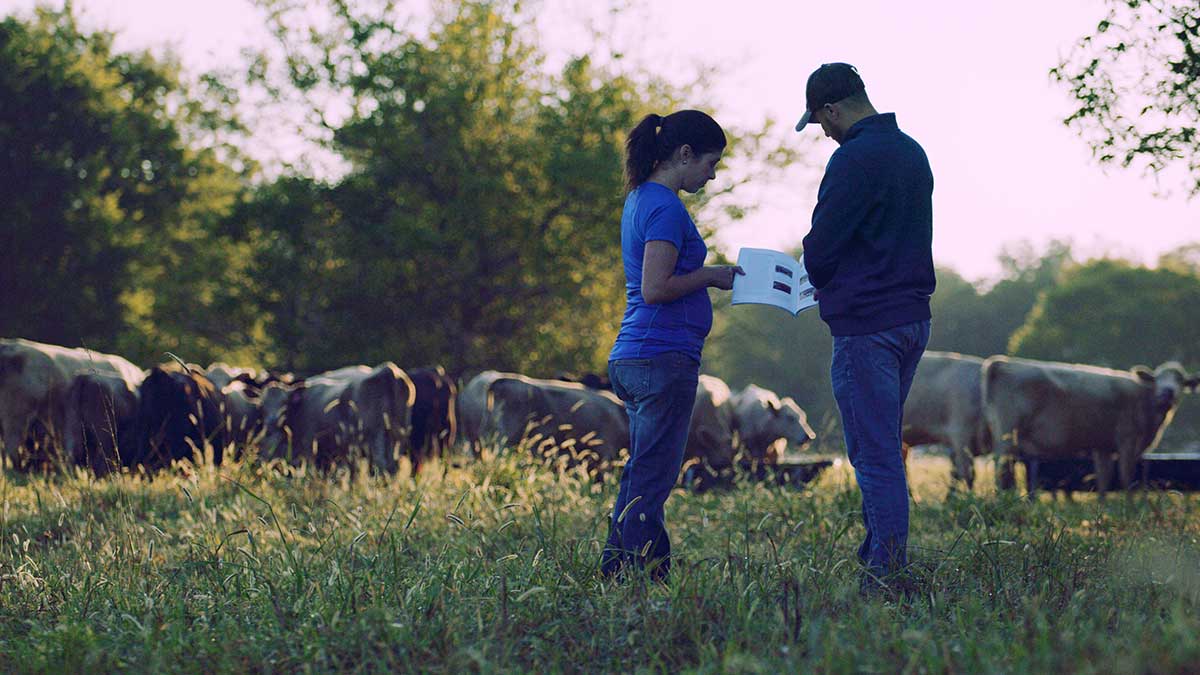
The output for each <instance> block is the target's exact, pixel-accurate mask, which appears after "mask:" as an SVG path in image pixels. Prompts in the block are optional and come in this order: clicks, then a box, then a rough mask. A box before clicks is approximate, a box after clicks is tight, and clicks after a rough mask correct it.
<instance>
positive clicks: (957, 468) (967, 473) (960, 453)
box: [950, 447, 975, 492]
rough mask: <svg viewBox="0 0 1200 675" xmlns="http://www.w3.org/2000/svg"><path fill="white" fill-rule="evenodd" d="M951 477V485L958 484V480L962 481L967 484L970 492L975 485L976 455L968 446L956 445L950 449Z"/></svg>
mask: <svg viewBox="0 0 1200 675" xmlns="http://www.w3.org/2000/svg"><path fill="white" fill-rule="evenodd" d="M950 462H951V469H950V478H951V479H952V481H955V482H952V483H951V485H952V486H955V485H957V482H956V481H962V482H964V483H966V484H967V491H968V492H970V491H971V490H972V489H973V488H974V487H975V456H974V455H972V454H971V451H970V450H968V449H967V448H960V447H954V448H951V449H950Z"/></svg>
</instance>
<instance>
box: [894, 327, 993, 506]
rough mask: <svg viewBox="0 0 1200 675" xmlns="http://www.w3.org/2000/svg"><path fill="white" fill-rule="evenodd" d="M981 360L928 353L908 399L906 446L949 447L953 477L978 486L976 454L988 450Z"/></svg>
mask: <svg viewBox="0 0 1200 675" xmlns="http://www.w3.org/2000/svg"><path fill="white" fill-rule="evenodd" d="M982 368H983V359H981V358H979V357H978V356H968V355H966V354H956V353H953V352H932V351H930V352H925V355H924V356H922V357H921V363H920V365H919V366H918V367H917V374H916V376H915V377H913V383H912V389H911V390H909V393H908V399H907V400H906V401H905V402H904V424H903V431H902V437H903V440H904V443H905V444H906V445H930V444H938V445H945V446H948V447H949V448H950V458H951V461H952V462H953V466H954V469H953V475H954V477H955V478H959V479H961V480H963V481H965V482H966V484H967V486H968V487H971V486H973V485H974V484H975V457H977V456H979V455H983V454H986V453H988V452H990V446H989V443H990V441H991V438H990V436H989V435H988V434H987V426H986V425H985V424H984V419H983V405H982V394H981V393H980V382H979V377H980V372H981V371H982Z"/></svg>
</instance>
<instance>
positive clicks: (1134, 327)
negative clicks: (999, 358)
mask: <svg viewBox="0 0 1200 675" xmlns="http://www.w3.org/2000/svg"><path fill="white" fill-rule="evenodd" d="M1197 307H1200V277H1196V276H1195V275H1192V274H1185V273H1182V272H1179V271H1176V270H1172V269H1164V268H1158V269H1148V268H1145V267H1139V266H1135V265H1132V264H1130V263H1128V262H1125V261H1121V260H1108V259H1102V260H1094V261H1090V262H1088V263H1085V264H1082V265H1079V266H1077V267H1075V268H1073V269H1071V270H1070V271H1068V272H1067V273H1066V275H1065V276H1064V278H1063V280H1062V281H1061V282H1060V283H1059V284H1058V285H1056V286H1055V287H1053V288H1051V289H1048V290H1047V291H1046V292H1045V293H1044V294H1043V295H1042V296H1041V299H1040V300H1039V301H1038V303H1037V305H1036V306H1035V307H1034V309H1033V312H1031V313H1030V316H1029V320H1028V321H1026V323H1025V325H1024V326H1022V327H1021V328H1020V330H1018V331H1017V332H1016V333H1015V334H1014V335H1013V337H1012V342H1011V352H1012V353H1013V354H1016V355H1018V356H1027V357H1030V358H1036V359H1048V360H1052V361H1069V362H1079V363H1091V364H1097V365H1104V366H1110V367H1115V368H1129V367H1131V366H1134V365H1137V364H1144V365H1149V366H1150V367H1154V366H1156V365H1158V364H1159V363H1161V362H1163V361H1168V360H1176V361H1180V362H1182V363H1184V364H1185V365H1188V364H1191V366H1190V367H1193V368H1194V367H1195V364H1200V322H1197V321H1196V317H1195V309H1196V308H1197Z"/></svg>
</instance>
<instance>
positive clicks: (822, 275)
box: [803, 153, 877, 288]
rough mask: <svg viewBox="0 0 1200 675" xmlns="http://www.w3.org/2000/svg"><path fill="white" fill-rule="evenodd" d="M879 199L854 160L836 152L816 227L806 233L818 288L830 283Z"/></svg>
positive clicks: (807, 260) (808, 262)
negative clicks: (848, 246) (843, 254)
mask: <svg viewBox="0 0 1200 675" xmlns="http://www.w3.org/2000/svg"><path fill="white" fill-rule="evenodd" d="M876 203H877V198H876V195H875V188H874V186H872V185H871V184H870V181H869V180H868V178H867V175H866V173H865V172H864V171H863V170H862V168H861V167H859V166H858V165H857V164H855V162H854V160H852V159H850V158H849V157H846V156H844V155H839V154H836V153H835V154H834V156H833V157H832V158H831V159H830V160H829V165H828V166H827V167H825V177H824V178H822V179H821V187H820V189H819V190H818V191H817V206H816V208H815V209H813V217H812V229H811V230H809V233H808V235H806V236H805V237H804V242H803V246H804V268H805V271H807V272H808V279H809V281H811V282H812V285H813V286H814V287H816V288H821V287H822V286H824V285H825V284H827V283H829V280H830V279H832V278H833V275H834V273H836V272H837V268H838V263H839V262H840V261H841V257H842V253H843V252H844V251H845V249H846V246H847V244H849V243H850V240H851V239H853V238H854V234H855V232H857V231H858V228H859V227H860V226H861V225H862V223H863V221H864V220H865V219H866V216H867V214H868V213H870V211H871V209H872V208H874V206H875V204H876Z"/></svg>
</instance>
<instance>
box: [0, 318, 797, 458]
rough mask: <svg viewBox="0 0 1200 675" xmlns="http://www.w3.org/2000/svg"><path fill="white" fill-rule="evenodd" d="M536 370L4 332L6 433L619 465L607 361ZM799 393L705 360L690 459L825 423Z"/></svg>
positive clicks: (19, 440)
mask: <svg viewBox="0 0 1200 675" xmlns="http://www.w3.org/2000/svg"><path fill="white" fill-rule="evenodd" d="M576 379H580V380H581V381H578V382H572V381H568V379H567V378H565V377H564V379H535V378H532V377H527V376H525V375H521V374H517V373H502V372H497V371H490V370H489V371H484V372H482V373H479V374H477V375H474V376H473V377H470V378H468V379H466V381H465V382H460V381H458V380H456V379H454V378H451V377H450V376H448V375H447V373H446V371H445V370H444V369H443V368H441V367H438V366H434V367H425V368H400V367H398V366H396V365H395V364H394V363H391V362H385V363H382V364H379V365H377V366H375V367H367V366H349V367H345V368H339V369H337V370H332V371H329V372H325V373H321V374H318V375H314V376H311V377H307V378H297V377H294V376H292V375H289V374H279V373H259V372H257V371H254V370H252V369H248V368H239V367H233V366H229V365H227V364H224V363H214V364H212V365H210V366H208V367H206V368H204V367H200V366H197V365H193V364H185V363H183V362H181V361H180V362H177V361H170V362H168V363H166V364H164V365H157V366H154V367H153V368H150V369H149V370H145V371H143V370H142V369H140V368H138V367H137V366H135V365H133V364H132V363H130V362H129V361H127V360H125V359H123V358H121V357H119V356H113V355H108V354H101V353H98V352H94V351H91V350H85V349H73V348H66V347H59V346H55V345H48V344H42V343H38V342H32V341H29V340H23V339H0V434H2V435H0V442H2V444H3V445H2V448H0V449H2V450H3V453H4V454H3V460H4V463H6V464H7V465H9V466H11V467H12V468H14V469H16V470H32V469H44V468H47V467H63V466H80V467H86V468H88V469H90V470H91V471H92V472H94V473H95V474H96V475H98V476H101V475H104V474H107V473H109V472H111V471H113V470H116V469H121V468H128V469H133V470H143V471H155V470H159V469H162V468H164V467H167V466H169V465H170V464H171V462H173V461H176V460H183V459H188V460H192V461H211V462H212V463H214V464H221V463H222V462H223V461H225V459H226V458H227V457H233V458H240V457H241V456H242V455H243V453H245V452H247V450H252V451H253V452H254V457H257V458H258V459H265V460H280V461H283V462H287V463H291V464H295V465H300V464H305V465H308V466H312V467H314V468H315V469H317V470H322V471H328V470H331V469H334V468H336V467H338V466H351V467H355V466H358V465H359V463H360V462H365V463H366V466H368V467H369V468H370V470H371V471H373V472H377V473H395V472H396V471H397V470H398V468H399V466H400V462H401V460H403V459H407V460H408V462H409V464H410V466H411V470H412V472H413V473H414V474H415V473H417V472H419V471H420V468H421V465H422V463H423V462H424V461H425V460H426V459H428V458H429V457H431V456H434V455H439V454H441V453H443V452H444V451H446V450H448V449H450V448H452V447H454V446H455V444H456V443H458V444H460V445H461V446H463V447H464V448H468V449H470V451H471V453H472V454H474V455H475V456H479V455H480V454H481V452H482V448H483V447H485V446H489V445H491V446H493V447H504V448H520V449H523V450H527V451H529V452H533V453H536V454H538V455H541V456H549V457H552V458H556V459H561V460H564V461H566V462H567V463H570V464H584V465H586V466H587V467H588V468H589V469H593V470H595V471H597V472H602V471H604V470H607V469H608V468H609V467H611V466H613V465H614V463H616V462H617V461H618V460H619V459H620V457H621V452H622V451H623V450H625V449H626V448H627V447H628V445H629V423H628V418H627V417H626V414H625V409H624V405H623V404H622V403H621V401H620V400H619V399H618V398H617V397H616V396H615V395H613V393H612V392H611V391H608V390H606V389H605V382H604V381H603V379H602V378H599V377H597V376H594V375H593V376H587V377H584V378H576ZM814 437H815V435H814V434H813V431H812V429H811V428H810V427H809V426H808V422H807V418H806V416H805V413H804V411H803V410H802V409H801V408H800V407H799V406H798V405H797V404H796V402H795V401H793V400H792V399H790V398H782V399H780V398H779V397H778V396H776V395H775V394H774V393H773V392H770V391H768V390H766V389H762V388H760V387H757V386H754V385H751V386H749V387H746V388H745V389H743V390H741V391H738V392H736V393H735V392H732V391H730V389H729V387H728V386H727V385H726V384H725V383H724V382H723V381H721V380H720V379H718V378H715V377H712V376H709V375H704V376H701V378H700V381H699V384H698V386H697V397H696V404H695V407H694V409H693V416H692V428H691V430H690V433H689V439H688V450H687V458H688V464H689V465H690V466H693V467H694V466H702V467H705V468H707V469H710V470H711V471H721V470H725V469H729V468H731V467H733V466H734V465H735V463H737V462H739V461H741V460H744V461H746V462H755V461H757V462H759V463H773V462H776V461H778V459H779V458H780V457H782V456H783V452H784V449H785V448H786V447H787V446H788V445H789V444H791V445H792V446H793V447H797V448H803V447H804V446H805V445H807V444H808V443H810V442H811V441H812V440H813V439H814Z"/></svg>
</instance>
